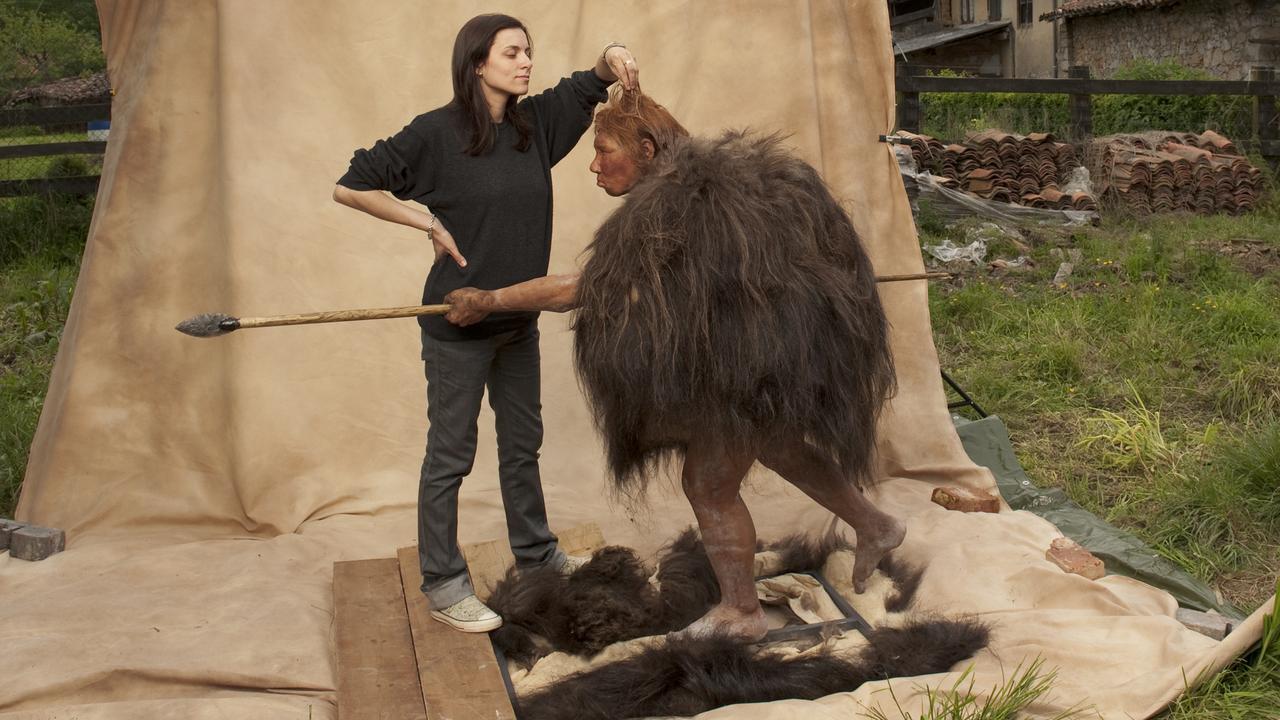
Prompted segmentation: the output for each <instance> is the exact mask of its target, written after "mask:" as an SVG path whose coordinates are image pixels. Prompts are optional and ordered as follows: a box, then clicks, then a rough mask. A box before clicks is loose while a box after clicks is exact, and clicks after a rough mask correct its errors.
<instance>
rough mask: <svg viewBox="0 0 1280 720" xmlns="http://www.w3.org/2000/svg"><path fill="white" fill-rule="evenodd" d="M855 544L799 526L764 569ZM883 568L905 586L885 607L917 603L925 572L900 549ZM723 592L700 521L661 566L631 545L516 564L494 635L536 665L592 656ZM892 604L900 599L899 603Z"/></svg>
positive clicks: (676, 623) (814, 563)
mask: <svg viewBox="0 0 1280 720" xmlns="http://www.w3.org/2000/svg"><path fill="white" fill-rule="evenodd" d="M850 548H851V546H850V545H849V544H848V542H847V541H845V540H844V539H843V538H841V537H840V536H838V535H836V534H834V533H829V534H827V535H826V536H824V537H822V538H809V537H805V536H801V535H794V536H791V537H787V538H784V539H783V540H780V541H778V542H776V543H772V544H769V545H766V546H764V547H763V548H762V550H763V551H764V552H763V553H762V554H761V555H760V556H757V557H758V559H761V560H762V562H763V565H762V566H761V568H760V569H761V570H767V573H766V572H758V574H761V575H763V574H769V575H782V574H785V573H789V572H799V571H807V570H816V569H819V568H821V567H822V566H823V564H824V563H825V562H826V561H827V559H828V558H829V557H830V556H831V555H832V554H833V553H835V552H837V551H841V550H849V549H850ZM881 571H882V572H884V573H886V574H887V575H888V576H889V577H890V578H891V579H892V580H893V582H894V585H895V586H896V590H895V591H894V592H893V593H892V594H891V597H889V598H887V599H886V600H885V607H886V608H887V609H889V610H890V611H893V612H897V611H901V610H903V609H905V608H906V607H907V606H908V605H909V604H910V602H911V599H912V595H913V594H914V592H915V588H916V586H917V585H918V584H919V581H920V577H921V574H922V571H921V570H920V569H918V568H915V567H911V566H909V565H907V564H905V563H901V562H897V561H895V560H894V559H892V557H890V558H888V559H887V560H886V561H885V562H882V563H881ZM719 599H720V588H719V585H717V583H716V579H715V575H714V573H713V572H712V570H711V562H710V560H709V559H708V558H707V554H706V550H705V549H704V548H703V546H702V540H701V539H700V538H699V537H698V534H697V532H696V531H695V530H693V529H692V528H690V529H688V530H686V531H684V532H683V533H681V534H680V535H679V536H678V537H677V538H676V539H675V540H674V541H673V542H671V543H670V544H669V545H667V546H666V547H665V548H664V549H663V550H662V551H661V552H660V553H659V558H658V563H657V570H656V572H655V571H654V570H653V569H651V568H649V567H648V566H646V565H645V563H644V562H643V561H641V559H640V558H639V557H638V556H637V555H636V553H635V551H633V550H631V549H630V548H625V547H619V546H610V547H606V548H603V549H601V550H598V551H596V553H595V554H594V555H593V556H592V558H591V561H590V562H588V563H587V564H586V565H584V566H582V567H581V568H579V569H578V571H577V572H575V573H574V574H573V575H571V576H569V577H564V576H562V575H561V574H560V573H559V572H557V571H555V570H551V569H548V568H538V569H534V570H526V571H523V572H517V571H516V570H515V569H514V568H513V569H511V570H509V571H508V572H507V575H506V577H504V578H503V579H502V580H501V581H500V582H499V583H498V584H497V585H496V586H495V587H494V590H493V592H492V594H490V596H489V598H488V603H489V606H490V607H492V608H493V609H494V610H495V611H496V612H497V613H498V614H499V615H501V616H502V618H503V626H502V627H501V628H499V629H498V630H496V631H494V633H493V635H492V637H493V641H494V644H495V645H496V646H497V647H498V648H499V649H500V650H502V652H503V653H505V654H506V657H507V658H508V659H509V660H511V661H513V662H515V663H517V664H518V665H520V666H522V667H525V668H528V667H530V666H532V665H533V663H534V662H536V661H537V660H538V659H539V658H541V657H543V656H545V655H547V654H549V653H551V652H555V651H560V652H566V653H570V654H574V655H582V656H591V655H594V654H595V653H598V652H599V651H600V650H602V649H604V648H605V647H607V646H609V645H612V644H613V643H616V642H620V641H623V640H631V639H634V638H639V637H647V636H651V635H663V634H665V633H668V632H673V631H675V630H679V629H681V628H683V627H685V626H686V625H688V624H689V623H691V622H693V621H694V620H697V619H698V618H700V617H702V615H703V614H704V613H705V612H706V611H707V610H708V609H710V608H711V606H712V605H714V604H715V603H716V602H718V601H719ZM890 606H892V607H890Z"/></svg>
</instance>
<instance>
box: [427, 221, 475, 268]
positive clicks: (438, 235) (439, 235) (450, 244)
mask: <svg viewBox="0 0 1280 720" xmlns="http://www.w3.org/2000/svg"><path fill="white" fill-rule="evenodd" d="M427 235H428V236H430V237H431V247H432V249H434V250H435V253H436V256H435V260H434V261H433V262H440V258H442V257H444V256H445V255H448V256H449V257H451V258H453V261H454V262H456V263H458V267H466V266H467V259H466V258H464V257H462V253H461V252H459V251H458V244H457V243H456V242H454V241H453V235H451V234H450V233H449V231H448V230H446V229H445V227H444V224H443V223H441V222H440V219H439V218H437V219H436V222H435V225H433V226H432V228H431V230H430V232H428V233H427Z"/></svg>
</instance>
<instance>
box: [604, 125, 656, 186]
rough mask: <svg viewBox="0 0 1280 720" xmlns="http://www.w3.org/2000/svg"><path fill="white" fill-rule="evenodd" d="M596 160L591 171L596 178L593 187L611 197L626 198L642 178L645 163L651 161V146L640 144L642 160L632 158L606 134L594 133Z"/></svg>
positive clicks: (647, 143) (650, 143)
mask: <svg viewBox="0 0 1280 720" xmlns="http://www.w3.org/2000/svg"><path fill="white" fill-rule="evenodd" d="M595 149H596V156H595V158H594V159H593V160H592V161H591V166H590V170H591V172H593V173H595V174H596V185H598V186H600V187H602V188H604V191H605V192H606V193H608V194H609V195H611V196H613V197H618V196H619V195H626V194H627V193H628V192H630V191H631V188H633V187H635V184H636V183H638V182H640V179H641V178H643V177H644V171H645V167H646V166H647V165H648V163H647V161H648V160H651V159H653V143H652V142H650V141H649V140H642V141H641V145H640V150H641V152H643V153H644V155H645V157H644V158H635V157H632V155H631V153H629V152H627V150H626V149H625V148H623V147H622V145H621V144H620V143H619V142H618V141H617V140H616V139H614V137H613V136H612V135H610V134H609V133H596V141H595Z"/></svg>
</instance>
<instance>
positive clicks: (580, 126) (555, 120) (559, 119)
mask: <svg viewBox="0 0 1280 720" xmlns="http://www.w3.org/2000/svg"><path fill="white" fill-rule="evenodd" d="M608 99H609V83H607V82H605V81H604V80H601V79H600V78H599V77H597V76H596V73H595V71H594V70H579V71H578V72H575V73H573V74H572V75H570V76H569V77H567V78H564V79H562V80H561V81H560V82H559V83H556V86H555V87H553V88H549V89H547V90H544V91H542V92H540V93H538V94H537V95H531V96H529V97H528V98H526V99H525V100H524V101H523V102H522V103H521V104H522V105H527V106H528V107H529V108H530V109H531V110H532V111H533V113H534V114H535V115H536V116H537V118H538V123H537V124H538V126H539V129H540V131H541V132H542V133H544V137H545V139H546V143H547V150H548V152H549V154H550V159H551V164H552V165H555V164H556V163H558V162H560V160H561V159H562V158H563V157H564V156H565V155H568V154H569V151H571V150H573V147H574V146H575V145H577V144H578V139H579V138H581V137H582V133H584V132H586V131H587V128H589V127H591V117H592V112H593V111H594V110H595V107H596V105H597V104H599V103H602V102H604V101H605V100H608Z"/></svg>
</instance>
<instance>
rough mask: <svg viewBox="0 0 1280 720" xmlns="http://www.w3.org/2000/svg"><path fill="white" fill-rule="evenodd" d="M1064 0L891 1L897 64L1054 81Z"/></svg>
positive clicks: (890, 7) (983, 74) (992, 75)
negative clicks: (1057, 13)
mask: <svg viewBox="0 0 1280 720" xmlns="http://www.w3.org/2000/svg"><path fill="white" fill-rule="evenodd" d="M1061 2H1062V0H889V9H890V16H891V18H892V23H893V35H894V42H895V45H896V47H897V49H898V50H899V51H900V53H899V57H898V60H899V62H903V61H904V60H903V57H902V56H903V55H905V56H906V59H905V62H907V63H909V64H911V65H912V66H914V67H920V68H927V69H934V70H939V69H944V68H945V69H950V70H955V71H958V72H962V73H965V74H969V75H982V76H990V77H1053V76H1054V33H1055V26H1054V24H1053V23H1048V22H1039V21H1038V18H1039V17H1040V15H1043V14H1045V13H1049V12H1052V11H1053V10H1054V9H1055V8H1056V7H1057V5H1059V4H1060V3H1061Z"/></svg>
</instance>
